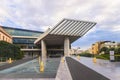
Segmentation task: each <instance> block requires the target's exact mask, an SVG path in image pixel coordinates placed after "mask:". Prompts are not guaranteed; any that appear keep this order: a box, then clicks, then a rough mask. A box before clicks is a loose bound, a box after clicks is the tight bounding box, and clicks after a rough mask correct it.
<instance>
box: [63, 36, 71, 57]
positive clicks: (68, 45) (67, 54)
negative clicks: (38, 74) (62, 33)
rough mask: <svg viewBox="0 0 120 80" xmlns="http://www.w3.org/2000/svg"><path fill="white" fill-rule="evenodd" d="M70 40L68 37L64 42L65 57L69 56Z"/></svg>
mask: <svg viewBox="0 0 120 80" xmlns="http://www.w3.org/2000/svg"><path fill="white" fill-rule="evenodd" d="M69 50H70V40H69V38H68V37H66V38H65V40H64V56H69Z"/></svg>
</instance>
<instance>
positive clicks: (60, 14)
mask: <svg viewBox="0 0 120 80" xmlns="http://www.w3.org/2000/svg"><path fill="white" fill-rule="evenodd" d="M119 4H120V0H114V1H113V0H60V1H58V0H52V1H49V0H1V1H0V5H1V7H0V24H1V25H5V26H12V27H18V28H24V29H32V30H39V31H45V30H46V29H47V28H48V27H50V28H52V27H54V26H55V25H56V24H57V23H58V22H59V21H60V20H62V19H63V18H73V19H78V20H88V21H94V22H97V25H96V26H95V27H94V28H93V29H92V30H90V31H89V32H88V33H87V34H86V35H84V36H83V37H82V38H81V39H79V40H77V43H80V44H79V45H82V46H83V45H84V44H82V43H81V42H83V43H85V45H84V46H86V45H87V46H89V45H90V44H92V43H94V42H95V41H97V40H105V39H108V40H115V39H116V40H117V41H118V40H119V38H118V35H119V34H120V15H119V14H120V10H119V7H120V5H119ZM108 33H109V34H108ZM110 34H111V35H110ZM115 35H117V36H115ZM107 36H114V37H111V38H110V37H107ZM74 44H75V45H77V44H76V42H75V43H74ZM74 44H73V45H74Z"/></svg>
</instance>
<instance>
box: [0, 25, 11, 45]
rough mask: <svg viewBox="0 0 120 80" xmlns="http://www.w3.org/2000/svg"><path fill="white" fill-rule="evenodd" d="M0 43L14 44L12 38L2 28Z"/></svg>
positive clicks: (0, 29)
mask: <svg viewBox="0 0 120 80" xmlns="http://www.w3.org/2000/svg"><path fill="white" fill-rule="evenodd" d="M0 41H6V42H9V43H12V37H11V35H9V34H8V33H7V32H6V31H5V30H4V29H3V28H2V27H1V26H0Z"/></svg>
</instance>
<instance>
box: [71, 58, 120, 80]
mask: <svg viewBox="0 0 120 80" xmlns="http://www.w3.org/2000/svg"><path fill="white" fill-rule="evenodd" d="M72 58H74V59H75V60H77V61H79V62H80V63H82V64H84V65H85V66H87V67H89V68H91V69H93V70H95V71H96V72H98V73H100V74H102V75H104V76H106V77H108V78H109V79H111V80H120V62H110V61H109V60H102V59H97V62H96V63H93V61H92V58H87V57H80V60H78V59H77V58H76V57H72Z"/></svg>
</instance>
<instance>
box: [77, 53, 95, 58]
mask: <svg viewBox="0 0 120 80" xmlns="http://www.w3.org/2000/svg"><path fill="white" fill-rule="evenodd" d="M79 55H80V56H84V57H93V54H90V53H81V54H79Z"/></svg>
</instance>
